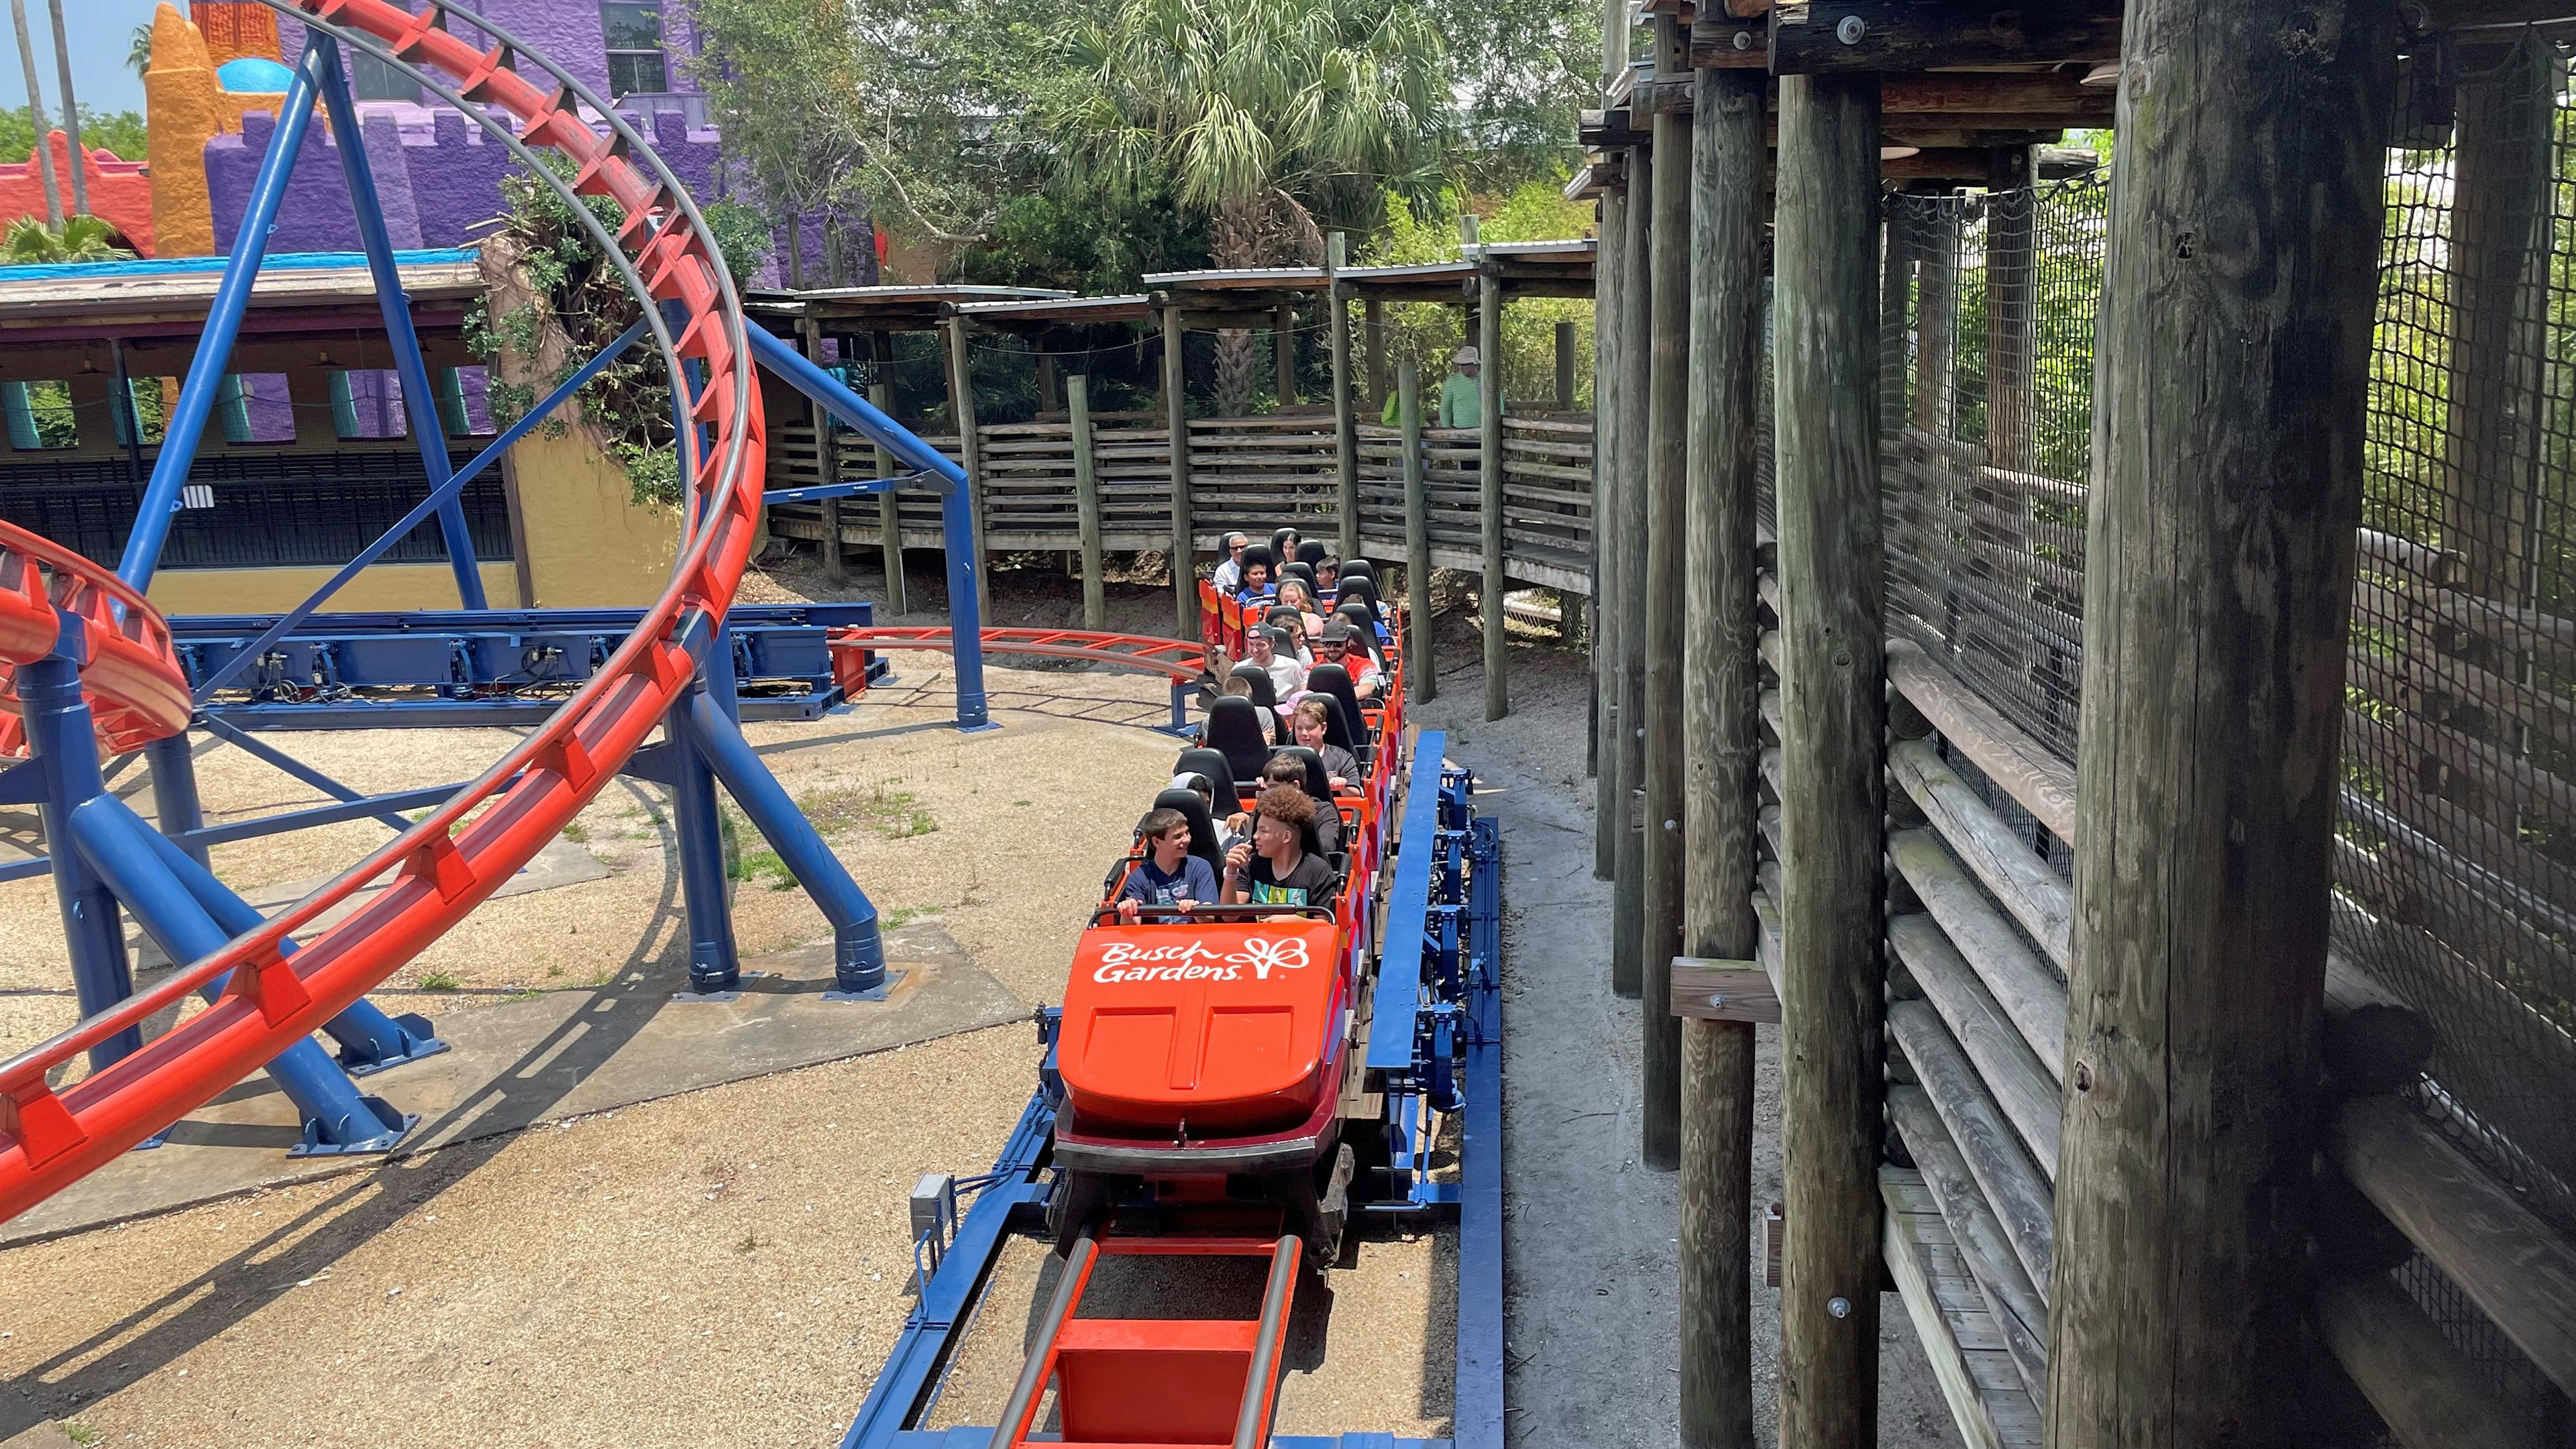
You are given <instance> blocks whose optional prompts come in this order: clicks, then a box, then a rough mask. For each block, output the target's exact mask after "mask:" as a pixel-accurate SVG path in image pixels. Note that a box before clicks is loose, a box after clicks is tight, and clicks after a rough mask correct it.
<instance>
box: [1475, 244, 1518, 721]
mask: <svg viewBox="0 0 2576 1449" xmlns="http://www.w3.org/2000/svg"><path fill="white" fill-rule="evenodd" d="M1476 357H1477V363H1476V409H1477V411H1476V423H1477V427H1478V437H1477V444H1478V446H1477V449H1476V481H1477V493H1476V498H1477V513H1478V518H1477V522H1478V523H1479V524H1481V525H1482V527H1481V529H1480V530H1479V532H1480V534H1481V540H1482V542H1483V544H1484V555H1485V561H1484V562H1485V568H1484V578H1483V579H1482V580H1481V581H1480V582H1481V583H1482V585H1483V587H1482V588H1481V589H1480V590H1479V591H1478V600H1477V607H1478V608H1479V609H1480V610H1481V611H1482V612H1483V613H1484V616H1485V718H1487V719H1489V720H1495V719H1501V718H1502V717H1503V716H1504V715H1507V714H1510V713H1511V712H1512V701H1511V681H1510V680H1509V678H1508V677H1507V676H1506V669H1507V665H1506V662H1505V661H1506V655H1505V653H1504V646H1505V644H1506V643H1507V642H1508V635H1507V634H1506V633H1505V630H1504V622H1505V621H1504V617H1503V591H1504V589H1505V587H1506V585H1505V583H1504V580H1503V279H1502V275H1501V274H1500V273H1499V272H1497V271H1495V269H1494V268H1493V266H1492V264H1490V263H1479V264H1478V271H1477V274H1476Z"/></svg>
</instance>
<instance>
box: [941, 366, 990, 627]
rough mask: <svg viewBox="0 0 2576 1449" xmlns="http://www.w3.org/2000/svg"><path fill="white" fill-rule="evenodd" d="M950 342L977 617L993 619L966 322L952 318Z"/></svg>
mask: <svg viewBox="0 0 2576 1449" xmlns="http://www.w3.org/2000/svg"><path fill="white" fill-rule="evenodd" d="M942 335H944V336H945V337H946V338H947V340H948V412H949V416H951V417H953V418H955V419H956V420H957V461H958V465H959V466H960V467H962V468H964V469H965V470H966V499H967V508H968V510H969V512H971V513H972V515H973V516H974V528H973V529H972V532H973V534H974V538H975V617H977V618H979V619H986V620H989V619H991V618H992V617H993V556H992V554H991V553H990V552H988V551H987V550H986V549H985V547H984V449H983V439H982V438H980V437H979V436H978V435H977V434H976V432H975V364H974V357H973V354H972V353H969V352H968V351H967V350H966V319H965V318H963V317H951V318H949V319H948V326H947V328H946V329H945V331H944V333H943V334H942Z"/></svg>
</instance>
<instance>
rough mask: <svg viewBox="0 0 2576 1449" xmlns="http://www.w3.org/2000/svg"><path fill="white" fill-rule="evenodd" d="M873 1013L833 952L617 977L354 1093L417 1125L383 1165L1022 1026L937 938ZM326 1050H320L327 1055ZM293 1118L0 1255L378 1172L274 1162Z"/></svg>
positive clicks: (50, 1220)
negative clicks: (704, 984)
mask: <svg viewBox="0 0 2576 1449" xmlns="http://www.w3.org/2000/svg"><path fill="white" fill-rule="evenodd" d="M886 958H887V963H888V971H889V974H890V975H891V974H893V973H897V972H899V973H901V975H900V978H899V979H897V980H896V981H895V983H894V987H893V989H892V990H891V991H890V992H889V993H888V994H887V997H886V999H885V1000H883V1001H825V1000H823V999H822V993H823V992H824V991H825V990H826V989H827V988H829V987H830V986H831V984H832V945H831V943H830V942H829V941H822V942H815V943H812V944H809V945H805V946H799V947H795V948H793V949H791V950H786V951H779V952H774V953H772V954H770V955H767V956H761V957H753V958H747V959H745V960H744V962H743V966H744V967H745V974H746V976H748V974H749V972H750V971H752V970H758V971H761V972H763V973H765V974H763V975H762V976H761V977H759V978H758V979H755V980H746V981H745V982H744V983H743V990H742V993H741V995H740V996H739V997H738V998H736V999H734V1000H732V1001H728V1002H722V1003H708V1004H681V1003H676V1002H674V1001H673V1000H672V999H671V997H672V992H673V988H674V987H675V986H676V985H679V984H681V983H680V982H678V981H676V980H675V979H674V978H673V977H672V976H671V975H670V974H668V973H661V972H653V973H646V972H632V973H629V974H628V975H626V976H624V977H622V978H620V979H619V980H617V981H616V982H613V983H611V984H610V985H607V986H604V987H601V988H599V989H598V990H595V991H554V992H545V993H541V994H538V995H534V996H531V997H529V998H527V999H524V1000H520V1001H505V1002H501V1003H498V1004H496V1005H493V1006H488V1007H483V1008H480V1009H478V1010H474V1011H468V1012H458V1013H455V1014H452V1015H449V1016H446V1017H442V1018H441V1019H440V1020H439V1024H438V1026H439V1034H440V1035H441V1036H442V1037H444V1038H445V1039H446V1040H447V1041H448V1042H449V1044H450V1049H449V1050H448V1051H446V1052H444V1053H442V1054H440V1055H438V1056H434V1057H430V1058H427V1059H425V1060H422V1061H418V1062H412V1063H408V1064H406V1065H403V1066H400V1067H396V1068H393V1069H392V1070H390V1071H387V1072H384V1073H382V1074H380V1075H377V1076H373V1077H369V1078H367V1079H366V1080H365V1081H364V1083H363V1084H362V1087H363V1089H364V1090H365V1091H367V1092H369V1093H371V1094H374V1095H377V1096H381V1097H383V1098H385V1099H386V1100H387V1101H389V1102H391V1103H393V1104H394V1105H395V1106H396V1107H398V1108H400V1109H401V1110H403V1111H405V1112H412V1113H418V1114H419V1116H420V1119H421V1120H420V1125H419V1126H417V1127H415V1128H414V1129H413V1130H412V1133H411V1135H410V1136H409V1137H407V1138H406V1139H405V1140H404V1141H403V1143H402V1145H401V1146H400V1147H399V1148H397V1149H396V1151H395V1153H394V1154H393V1155H394V1156H408V1155H411V1154H415V1153H420V1152H426V1151H428V1150H430V1149H432V1148H436V1147H443V1146H448V1145H450V1144H453V1143H458V1142H466V1141H472V1140H474V1139H477V1138H483V1137H491V1136H496V1135H498V1134H501V1133H505V1132H512V1131H516V1130H518V1129H520V1128H524V1127H530V1126H534V1125H537V1124H540V1123H545V1122H552V1121H557V1120H560V1119H564V1118H569V1117H577V1116H581V1115H583V1114H585V1113H592V1112H604V1111H608V1110H611V1109H613V1108H617V1107H623V1106H627V1105H629V1104H632V1103H636V1102H645V1101H651V1100H653V1099H654V1098H657V1097H668V1096H673V1095H676V1094H678V1093H681V1092H688V1091H694V1090H697V1089H699V1088H702V1087H712V1086H716V1085H719V1084H722V1083H725V1082H735V1081H741V1080H743V1079H745V1078H748V1077H757V1076H765V1075H768V1074H770V1073H773V1072H781V1071H786V1070H789V1069H791V1068H795V1067H804V1066H812V1065H814V1064H816V1063H819V1062H828V1061H838V1060H841V1059H843V1058H846V1057H855V1056H864V1055H866V1054H868V1053H871V1052H881V1051H886V1050H889V1049H892V1048H895V1047H901V1046H909V1045H912V1044H914V1043H917V1042H925V1041H931V1040H935V1039H937V1038H939V1037H944V1036H950V1035H953V1034H955V1033H958V1032H966V1031H976V1030H980V1029H982V1028H984V1027H988V1026H998V1025H1000V1024H1002V1023H1004V1022H1009V1021H1016V1020H1020V1019H1023V1018H1025V1017H1027V1016H1028V1014H1029V1008H1028V1006H1027V1005H1025V1004H1024V1003H1022V1002H1021V1001H1020V1000H1019V998H1017V997H1016V996H1013V995H1012V994H1011V993H1010V992H1009V991H1008V990H1007V989H1005V988H1004V987H1003V986H1002V984H1001V983H1000V982H998V981H996V980H994V979H993V977H992V976H991V975H990V974H988V973H987V972H985V971H984V970H983V968H981V967H979V966H977V965H976V964H975V962H974V960H973V958H971V957H969V956H968V955H967V954H966V953H965V952H964V951H962V950H960V949H959V948H958V947H957V945H956V944H955V943H954V942H952V941H951V940H949V938H948V936H947V934H946V933H945V932H943V931H942V930H941V929H940V928H939V927H938V926H937V925H935V924H931V923H927V922H924V923H917V924H914V925H911V926H906V927H903V928H901V929H899V930H895V931H891V932H888V933H887V936H886ZM326 1045H327V1042H326ZM299 1135H300V1134H299V1125H298V1123H297V1120H296V1114H295V1109H294V1106H293V1104H292V1103H290V1102H288V1101H287V1100H286V1098H285V1096H284V1095H283V1094H282V1093H280V1092H278V1091H276V1090H275V1089H274V1088H273V1087H272V1086H271V1085H270V1083H269V1081H268V1079H267V1078H266V1077H265V1076H258V1077H253V1078H251V1079H250V1080H248V1081H245V1082H243V1083H242V1084H241V1085H239V1086H237V1087H235V1088H233V1089H232V1090H231V1091H229V1092H227V1093H225V1094H224V1095H223V1096H220V1097H218V1098H216V1099H215V1100H214V1101H212V1102H209V1103H207V1104H206V1105H205V1106H203V1107H201V1108H199V1109H198V1110H197V1111H195V1112H193V1113H191V1114H189V1115H188V1116H187V1117H186V1118H185V1119H183V1120H182V1121H181V1122H180V1123H179V1124H178V1125H177V1126H175V1127H173V1128H172V1129H171V1130H170V1134H169V1141H168V1145H166V1146H163V1147H160V1148H156V1149H153V1150H151V1151H147V1152H131V1153H128V1154H126V1155H125V1157H124V1158H123V1159H122V1160H120V1161H118V1162H117V1163H115V1164H114V1165H112V1166H110V1167H107V1168H105V1169H103V1170H101V1171H99V1172H96V1173H93V1174H91V1175H90V1176H89V1177H87V1178H85V1179H83V1180H82V1181H81V1182H79V1183H78V1184H76V1185H74V1186H73V1187H71V1188H70V1189H68V1190H66V1191H64V1192H63V1193H61V1194H59V1195H57V1196H55V1197H54V1198H52V1199H50V1200H49V1201H47V1202H45V1203H43V1204H41V1205H39V1206H37V1207H35V1208H32V1209H30V1210H28V1211H27V1212H25V1213H23V1214H21V1215H20V1216H18V1217H17V1218H16V1219H14V1220H12V1221H11V1222H10V1223H9V1224H8V1225H7V1227H6V1229H5V1230H0V1246H5V1245H10V1244H16V1243H24V1242H32V1241H37V1240H41V1239H45V1238H51V1237H57V1236H60V1235H62V1234H65V1233H72V1232H79V1231H83V1230H86V1229H89V1228H96V1227H103V1226H105V1225H107V1224H110V1223H117V1222H125V1221H129V1220H132V1219H135V1218H141V1217H149V1216H152V1215H155V1214H158V1213H165V1212H169V1211H171V1210H173V1209H176V1208H181V1207H186V1206H189V1205H192V1204H195V1203H201V1202H206V1201H209V1200H211V1199H214V1198H220V1197H227V1196H231V1195H234V1194H238V1193H243V1192H248V1191H251V1190H253V1189H255V1188H261V1187H273V1186H277V1185H279V1184H282V1183H290V1182H303V1181H309V1180H311V1179H314V1178H318V1177H327V1176H332V1175H334V1174H338V1173H345V1172H363V1171H369V1170H372V1169H373V1168H374V1167H375V1165H376V1164H378V1163H379V1162H381V1161H383V1160H384V1159H383V1158H382V1157H378V1156H365V1157H306V1158H296V1159H289V1158H288V1157H287V1156H286V1149H287V1148H289V1147H291V1146H293V1145H295V1143H296V1142H297V1140H298V1138H299Z"/></svg>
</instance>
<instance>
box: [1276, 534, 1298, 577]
mask: <svg viewBox="0 0 2576 1449" xmlns="http://www.w3.org/2000/svg"><path fill="white" fill-rule="evenodd" d="M1296 536H1297V530H1295V529H1293V528H1274V529H1272V530H1271V531H1270V560H1271V563H1270V566H1271V567H1272V568H1277V567H1278V566H1279V565H1281V564H1285V563H1295V562H1296V561H1297V551H1296V550H1295V549H1293V548H1290V547H1289V546H1288V540H1290V539H1292V538H1295V537H1296Z"/></svg>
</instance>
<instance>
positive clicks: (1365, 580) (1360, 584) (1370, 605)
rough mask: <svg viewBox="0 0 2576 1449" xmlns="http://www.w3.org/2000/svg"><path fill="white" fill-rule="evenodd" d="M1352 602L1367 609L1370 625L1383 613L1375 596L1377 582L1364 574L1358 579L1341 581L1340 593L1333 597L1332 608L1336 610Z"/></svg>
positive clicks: (1380, 602) (1380, 603)
mask: <svg viewBox="0 0 2576 1449" xmlns="http://www.w3.org/2000/svg"><path fill="white" fill-rule="evenodd" d="M1354 601H1356V602H1359V603H1361V604H1363V605H1365V606H1366V607H1367V609H1368V612H1369V620H1370V622H1372V623H1374V622H1376V620H1377V617H1378V615H1380V614H1381V613H1383V612H1385V610H1384V608H1383V607H1382V601H1381V600H1380V599H1379V598H1378V596H1377V580H1375V579H1373V578H1370V577H1368V576H1367V575H1366V574H1362V575H1361V576H1360V577H1358V578H1355V579H1344V580H1342V587H1341V590H1340V592H1338V593H1336V594H1335V595H1334V606H1335V607H1336V608H1338V607H1340V606H1341V605H1344V604H1349V603H1352V602H1354Z"/></svg>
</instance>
